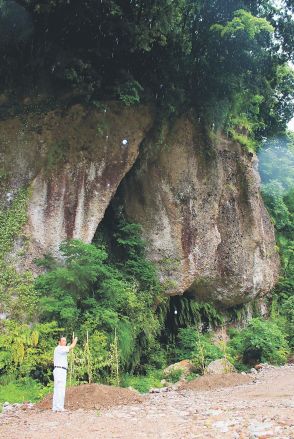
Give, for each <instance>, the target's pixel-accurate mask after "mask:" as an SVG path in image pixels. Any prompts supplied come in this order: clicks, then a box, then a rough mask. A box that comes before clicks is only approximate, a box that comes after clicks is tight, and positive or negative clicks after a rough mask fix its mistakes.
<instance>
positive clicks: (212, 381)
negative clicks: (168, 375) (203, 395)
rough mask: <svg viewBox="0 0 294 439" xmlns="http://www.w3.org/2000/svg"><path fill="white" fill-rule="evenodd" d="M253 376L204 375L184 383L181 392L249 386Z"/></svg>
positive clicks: (233, 374)
mask: <svg viewBox="0 0 294 439" xmlns="http://www.w3.org/2000/svg"><path fill="white" fill-rule="evenodd" d="M252 380H253V378H252V376H248V375H241V374H239V373H226V374H223V375H204V376H202V377H199V378H196V379H195V380H193V381H190V382H189V383H184V384H183V385H182V386H181V387H180V388H179V389H180V390H184V389H185V390H194V391H195V392H202V391H205V390H214V389H217V388H222V387H233V386H239V385H240V384H247V383H249V382H250V381H252Z"/></svg>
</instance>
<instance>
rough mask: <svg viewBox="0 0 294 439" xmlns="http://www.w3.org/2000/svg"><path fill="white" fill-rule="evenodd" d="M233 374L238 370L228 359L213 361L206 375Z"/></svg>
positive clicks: (206, 370)
mask: <svg viewBox="0 0 294 439" xmlns="http://www.w3.org/2000/svg"><path fill="white" fill-rule="evenodd" d="M232 372H236V369H235V367H234V366H233V365H232V363H230V362H229V360H227V359H226V358H221V359H219V360H214V361H212V362H211V363H209V365H208V366H207V368H206V369H205V373H207V374H210V375H222V374H225V373H232Z"/></svg>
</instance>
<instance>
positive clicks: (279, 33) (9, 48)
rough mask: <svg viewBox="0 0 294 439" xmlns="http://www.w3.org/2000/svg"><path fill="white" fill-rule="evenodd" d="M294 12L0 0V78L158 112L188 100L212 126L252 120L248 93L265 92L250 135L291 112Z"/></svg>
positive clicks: (282, 122) (267, 3) (270, 5)
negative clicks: (144, 104)
mask: <svg viewBox="0 0 294 439" xmlns="http://www.w3.org/2000/svg"><path fill="white" fill-rule="evenodd" d="M292 12H293V7H292V4H291V2H290V1H286V2H284V3H281V4H280V3H277V2H273V1H271V0H259V1H257V2H252V1H250V2H248V1H245V0H228V1H226V2H224V1H223V0H213V1H210V2H206V1H203V0H195V1H193V2H191V1H188V0H174V1H171V0H162V1H160V2H150V1H143V2H140V3H137V2H121V1H120V0H103V2H98V3H97V1H96V0H89V1H87V3H86V4H84V3H81V2H68V1H67V0H59V1H52V2H50V3H48V4H47V3H46V4H45V3H44V2H41V1H40V0H26V1H15V2H11V1H9V0H2V2H1V5H0V29H1V31H0V32H1V33H0V41H1V43H0V55H1V59H3V63H2V66H1V70H0V85H2V87H6V88H9V87H10V88H11V89H15V88H16V87H15V85H18V86H20V88H23V89H26V90H27V87H28V86H31V87H33V86H35V84H38V83H45V82H46V81H47V83H49V84H53V83H54V86H55V88H57V89H58V91H60V89H61V90H63V91H68V90H70V91H71V92H73V93H74V94H75V95H76V96H83V97H84V98H85V99H86V101H87V102H89V101H93V102H95V101H97V100H99V99H103V98H107V99H109V98H110V99H113V98H119V99H120V100H121V101H122V102H123V103H124V104H126V105H134V104H136V103H138V102H139V101H140V99H141V96H142V97H143V98H144V100H148V101H152V102H153V103H156V106H157V108H158V113H159V114H161V115H162V114H163V113H165V114H168V115H169V116H170V115H174V114H178V113H181V112H182V111H183V110H187V109H190V108H191V107H192V108H194V109H195V110H196V114H197V118H198V119H200V120H201V121H203V122H204V124H205V125H206V126H208V127H209V128H212V127H217V128H222V126H223V124H224V123H225V124H227V122H228V120H230V119H231V117H233V118H234V117H236V116H237V115H238V114H245V115H246V119H247V120H249V121H251V118H250V117H251V115H250V111H249V110H248V105H247V104H248V99H245V94H246V95H247V97H249V100H251V97H254V96H256V95H258V96H263V98H264V99H263V102H262V103H261V104H260V105H259V109H260V111H259V114H258V115H255V116H254V117H253V119H254V120H253V122H254V127H253V128H252V133H251V135H250V139H251V141H253V140H254V139H253V138H254V137H255V138H257V139H258V140H260V138H261V136H263V135H264V134H265V133H273V132H279V131H283V130H284V129H285V126H286V123H287V121H288V120H289V118H290V117H291V114H292V112H293V75H292V76H291V73H290V70H289V68H288V67H287V61H288V60H290V59H292V60H293V49H292V47H293V39H294V26H293V13H292ZM14 17H17V20H15V19H14ZM241 97H242V98H241ZM236 101H239V104H241V107H242V109H241V111H240V112H238V111H236V109H235V102H236ZM241 101H242V102H241ZM256 123H257V125H256ZM227 126H229V128H231V129H234V127H233V128H232V127H231V125H230V124H229V125H227ZM235 128H236V129H238V128H239V129H240V128H241V127H240V126H239V127H238V126H236V127H235ZM236 132H238V130H237V131H236ZM239 140H241V141H242V142H243V143H246V140H245V138H243V137H240V138H239Z"/></svg>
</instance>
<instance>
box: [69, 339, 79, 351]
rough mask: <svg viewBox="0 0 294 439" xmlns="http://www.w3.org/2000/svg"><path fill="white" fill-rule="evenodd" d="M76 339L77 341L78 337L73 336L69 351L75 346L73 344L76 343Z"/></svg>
mask: <svg viewBox="0 0 294 439" xmlns="http://www.w3.org/2000/svg"><path fill="white" fill-rule="evenodd" d="M77 341H78V337H75V338H73V340H72V344H71V345H69V350H70V351H71V350H72V349H73V348H74V347H75V345H76V344H77Z"/></svg>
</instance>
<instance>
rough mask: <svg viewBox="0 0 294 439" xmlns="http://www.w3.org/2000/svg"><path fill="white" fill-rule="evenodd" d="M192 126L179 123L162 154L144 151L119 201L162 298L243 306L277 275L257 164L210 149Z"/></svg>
mask: <svg viewBox="0 0 294 439" xmlns="http://www.w3.org/2000/svg"><path fill="white" fill-rule="evenodd" d="M194 127H195V124H194V123H192V121H191V120H189V118H183V119H181V120H179V121H178V122H177V123H176V125H175V126H174V128H173V130H172V134H170V135H169V137H168V139H167V140H166V145H165V147H163V148H161V149H160V150H157V151H156V149H154V150H153V151H152V146H151V147H150V151H149V154H147V155H146V157H145V158H142V159H141V161H140V163H139V164H138V165H137V166H136V171H135V172H134V171H132V172H131V173H130V174H129V175H128V176H127V178H126V179H125V182H124V184H123V187H122V191H121V193H122V199H123V200H124V204H125V209H126V212H127V215H128V217H129V218H130V219H132V220H133V221H135V222H138V223H140V224H142V226H143V233H144V237H145V239H146V241H147V243H148V256H149V258H151V259H152V260H153V261H155V262H156V264H157V266H158V268H159V272H160V275H161V280H162V282H163V283H165V285H166V288H167V292H168V293H169V294H171V295H173V294H181V293H184V292H186V291H188V292H189V293H190V294H193V295H194V296H196V297H197V298H199V299H203V300H212V301H214V302H215V303H217V304H219V305H223V306H231V305H236V304H240V303H244V302H247V301H249V300H251V299H252V298H254V297H256V296H257V295H260V294H265V293H266V292H268V291H269V290H270V289H271V288H272V287H273V285H274V284H275V282H276V280H277V276H278V270H279V258H278V254H277V252H276V249H275V237H274V229H273V225H272V224H271V222H270V218H269V216H268V213H267V211H266V210H265V207H264V204H263V201H262V199H261V196H260V191H259V185H260V180H259V175H258V172H257V159H256V157H255V155H253V154H249V153H246V152H245V151H244V150H243V149H242V148H241V146H240V145H239V144H236V143H234V142H230V141H228V140H226V139H225V138H224V137H221V136H219V138H218V139H215V140H214V142H213V144H214V147H212V146H209V144H208V139H207V138H205V136H204V135H201V130H200V129H198V130H197V129H195V128H194Z"/></svg>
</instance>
